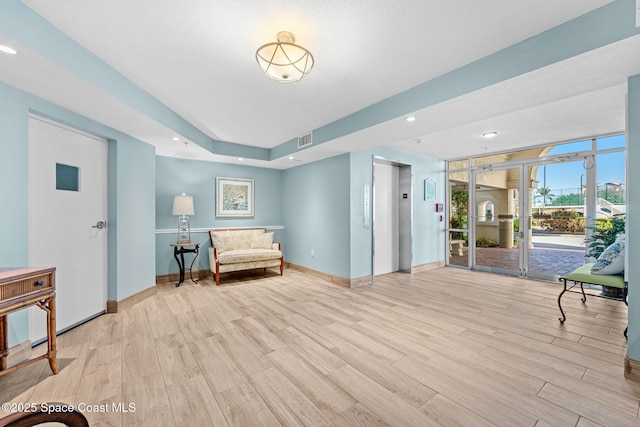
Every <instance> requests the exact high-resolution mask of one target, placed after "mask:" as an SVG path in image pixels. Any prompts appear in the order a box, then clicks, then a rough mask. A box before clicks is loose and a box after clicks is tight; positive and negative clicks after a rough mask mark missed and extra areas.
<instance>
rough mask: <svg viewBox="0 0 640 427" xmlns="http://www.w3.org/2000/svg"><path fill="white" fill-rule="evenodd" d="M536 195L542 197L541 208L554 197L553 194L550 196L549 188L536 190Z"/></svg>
mask: <svg viewBox="0 0 640 427" xmlns="http://www.w3.org/2000/svg"><path fill="white" fill-rule="evenodd" d="M538 195H540V196H542V206H546V205H547V200H549V201H551V200H552V199H553V198H554V197H555V194H551V189H550V188H549V187H540V188H538Z"/></svg>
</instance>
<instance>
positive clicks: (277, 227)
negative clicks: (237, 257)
mask: <svg viewBox="0 0 640 427" xmlns="http://www.w3.org/2000/svg"><path fill="white" fill-rule="evenodd" d="M251 228H265V229H267V230H284V225H252V226H250V227H211V228H192V229H191V234H193V233H208V232H209V230H248V229H251ZM175 233H176V229H175V228H159V229H156V234H175Z"/></svg>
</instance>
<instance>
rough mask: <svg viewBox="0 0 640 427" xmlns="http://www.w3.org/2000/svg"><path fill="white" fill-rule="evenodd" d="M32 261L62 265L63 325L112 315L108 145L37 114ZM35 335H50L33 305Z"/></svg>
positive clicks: (59, 299)
mask: <svg viewBox="0 0 640 427" xmlns="http://www.w3.org/2000/svg"><path fill="white" fill-rule="evenodd" d="M28 174H29V265H30V266H34V267H56V268H57V270H56V317H57V319H56V320H57V323H56V326H57V330H58V331H64V330H66V329H69V328H70V327H72V326H74V325H76V324H78V323H81V322H83V321H85V320H87V319H90V318H92V317H94V316H96V315H98V314H101V313H103V312H105V310H106V304H107V230H106V228H94V227H95V226H96V225H97V223H98V221H106V218H107V142H106V141H105V140H104V139H100V138H96V137H93V136H90V135H88V134H85V133H83V132H81V131H78V130H74V129H71V128H68V127H66V126H64V125H61V124H57V123H55V122H51V121H48V120H46V119H42V118H39V117H35V116H32V117H30V118H29V172H28ZM29 310H30V311H29V338H30V339H31V341H32V342H38V341H41V340H42V339H43V338H45V337H46V322H45V313H44V311H43V310H40V309H38V308H37V307H31V308H30V309H29Z"/></svg>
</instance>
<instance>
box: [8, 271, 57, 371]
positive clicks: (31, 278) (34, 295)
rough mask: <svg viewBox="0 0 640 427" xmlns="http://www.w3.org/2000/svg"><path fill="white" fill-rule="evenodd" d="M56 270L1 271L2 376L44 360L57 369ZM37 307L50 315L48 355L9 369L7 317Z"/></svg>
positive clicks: (53, 368) (54, 369) (48, 320)
mask: <svg viewBox="0 0 640 427" xmlns="http://www.w3.org/2000/svg"><path fill="white" fill-rule="evenodd" d="M55 271H56V269H55V267H52V268H0V376H2V375H4V374H8V373H9V372H11V371H14V370H16V369H18V368H21V367H23V366H27V365H30V364H32V363H34V362H37V361H39V360H42V359H49V366H50V367H51V371H53V373H54V374H57V373H58V369H57V368H56V282H55ZM32 305H36V306H38V307H40V308H41V309H42V310H44V311H46V312H47V353H46V354H43V355H42V356H39V357H35V358H33V359H29V360H26V361H24V362H20V363H18V364H16V365H14V366H11V367H7V357H8V355H9V331H8V323H7V315H8V314H9V313H12V312H14V311H18V310H21V309H23V308H26V307H29V306H32Z"/></svg>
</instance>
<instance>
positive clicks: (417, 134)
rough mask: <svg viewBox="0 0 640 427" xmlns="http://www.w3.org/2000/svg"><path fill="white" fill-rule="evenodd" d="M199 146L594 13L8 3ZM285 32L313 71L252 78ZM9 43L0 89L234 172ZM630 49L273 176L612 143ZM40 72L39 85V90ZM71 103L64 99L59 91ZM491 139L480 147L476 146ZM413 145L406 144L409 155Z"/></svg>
mask: <svg viewBox="0 0 640 427" xmlns="http://www.w3.org/2000/svg"><path fill="white" fill-rule="evenodd" d="M22 2H23V3H24V4H25V5H27V6H28V7H30V8H31V9H33V10H34V11H35V12H36V13H38V14H39V15H41V16H42V17H44V18H45V19H46V20H48V21H50V22H51V23H52V24H54V25H55V26H56V27H58V28H59V29H60V30H61V31H62V32H64V33H66V34H67V35H68V36H69V37H71V38H72V39H74V40H76V41H77V42H78V43H80V44H81V45H82V46H84V47H85V48H86V49H88V50H89V51H91V52H92V53H93V54H95V55H96V56H98V57H99V58H101V59H102V60H104V61H105V62H106V63H108V64H109V65H111V66H112V67H114V68H115V69H116V70H118V71H119V72H121V73H122V74H123V75H124V76H126V77H127V78H128V79H129V80H131V81H132V82H133V83H135V84H136V85H138V86H139V87H140V88H142V89H144V90H145V91H147V92H148V93H149V94H151V95H152V96H154V97H155V98H157V99H158V100H159V101H161V102H162V103H164V104H165V105H166V106H167V107H169V108H170V109H171V110H173V111H175V112H176V113H178V114H179V115H180V116H182V117H183V118H184V119H186V120H187V121H188V122H190V123H191V124H192V125H194V126H195V127H197V128H198V129H200V130H201V131H202V132H204V133H205V134H207V135H208V136H209V137H211V138H213V139H216V140H222V141H228V142H232V143H238V144H243V145H249V146H255V147H262V148H273V147H275V146H277V145H280V144H282V143H284V142H286V141H288V140H290V139H292V138H295V137H297V136H299V135H301V134H303V133H305V132H308V131H310V130H313V129H317V128H319V127H321V126H323V125H326V124H328V123H331V122H333V121H335V120H337V119H340V118H342V117H344V116H347V115H349V114H351V113H354V112H356V111H358V110H360V109H362V108H364V107H367V106H369V105H372V104H374V103H376V102H378V101H381V100H383V99H385V98H388V97H390V96H392V95H394V94H397V93H400V92H402V91H405V90H407V89H409V88H412V87H414V86H416V85H418V84H420V83H423V82H426V81H429V80H431V79H433V78H434V77H437V76H439V75H442V74H445V73H447V72H449V71H451V70H454V69H456V68H459V67H460V66H463V65H465V64H468V63H470V62H473V61H474V60H477V59H480V58H482V57H484V56H487V55H489V54H491V53H494V52H496V51H499V50H501V49H503V48H505V47H508V46H510V45H513V44H515V43H518V42H520V41H522V40H525V39H527V38H529V37H531V36H534V35H536V34H539V33H542V32H544V31H546V30H548V29H550V28H553V27H555V26H557V25H560V24H562V23H564V22H566V21H568V20H570V19H572V18H574V17H577V16H579V15H582V14H584V13H587V12H589V11H591V10H593V9H595V8H598V7H600V6H603V5H605V4H607V3H609V2H610V1H609V0H563V1H562V2H559V1H557V0H536V1H530V0H483V1H476V0H466V1H465V0H458V1H446V2H445V1H440V0H401V1H397V2H390V1H388V0H368V1H362V0H361V1H344V0H325V1H322V2H320V1H317V0H316V1H313V0H272V1H264V0H263V1H257V0H251V1H249V0H246V1H238V0H215V1H214V0H189V1H181V2H178V1H175V0H136V1H131V0H109V1H99V0H93V1H88V0H22ZM281 30H287V31H291V32H293V33H294V34H295V36H296V43H298V44H300V45H302V46H304V47H306V48H308V49H309V50H310V51H311V52H312V53H313V55H314V57H315V60H316V63H315V66H314V69H313V70H312V72H311V73H310V74H309V75H308V76H306V77H305V78H304V79H303V80H302V81H301V82H299V83H292V84H279V83H277V82H274V81H272V80H271V79H269V78H267V77H266V76H265V75H264V74H262V72H261V71H260V69H259V67H258V65H257V63H256V60H255V56H254V55H255V51H256V49H257V48H258V47H259V46H260V45H262V44H264V43H269V42H272V41H275V35H276V33H277V32H278V31H281ZM5 41H6V42H12V43H13V44H14V45H16V47H17V48H18V49H19V50H20V55H18V56H19V58H13V59H12V60H11V61H9V59H8V58H7V57H6V56H3V57H1V58H0V61H2V62H1V63H0V64H1V65H2V73H1V74H0V79H1V80H2V81H4V82H6V83H8V84H10V85H13V86H16V87H18V88H20V89H23V90H25V91H27V92H30V93H33V94H35V95H38V96H40V97H42V98H45V99H47V100H50V101H52V102H54V103H56V104H58V105H61V106H64V107H66V108H69V109H70V110H72V111H76V112H79V113H80V114H83V115H85V116H87V117H89V118H92V119H94V120H96V121H98V122H101V123H104V124H106V125H108V126H110V127H113V128H115V129H118V130H121V131H123V132H125V133H128V134H131V135H132V136H135V137H137V138H139V139H141V140H144V141H147V142H149V143H152V144H154V145H156V147H157V153H158V154H160V155H168V156H177V157H192V158H199V159H203V160H214V161H225V162H237V159H236V158H231V157H225V156H219V155H214V154H212V153H210V152H208V151H207V150H205V149H203V148H201V147H198V146H197V145H196V144H193V143H189V144H187V145H185V144H184V142H182V141H181V142H175V141H172V140H171V136H175V133H174V132H173V131H171V130H170V129H168V128H167V127H165V126H164V125H162V124H160V123H157V122H156V121H154V120H152V119H150V118H149V117H146V116H144V115H143V114H142V113H140V112H138V111H135V110H134V109H132V108H131V107H129V106H127V105H126V104H124V103H123V102H121V101H119V100H118V99H116V98H115V97H113V96H112V95H110V94H108V93H105V92H104V91H102V90H100V89H98V88H96V87H93V86H92V85H90V84H89V83H88V82H86V81H85V80H82V79H81V78H79V77H78V76H76V75H74V74H73V73H71V72H70V71H68V70H67V69H65V68H63V67H61V66H59V65H57V64H55V63H54V62H52V61H50V60H48V59H45V58H43V57H42V56H40V55H39V54H37V53H35V52H32V51H30V50H29V49H28V48H27V47H25V46H21V45H20V44H19V43H17V42H16V41H14V40H10V39H9V38H8V37H7V36H6V35H3V34H2V33H0V43H2V42H5ZM639 48H640V37H634V38H631V39H627V40H625V41H623V42H619V43H616V44H614V45H610V46H606V47H604V48H601V49H599V50H598V51H594V52H589V53H586V54H584V55H581V56H578V57H575V58H572V59H570V60H567V61H564V62H561V63H557V64H554V65H551V66H548V67H546V68H543V69H540V70H537V71H535V72H532V73H528V74H526V75H523V76H519V77H517V78H513V79H511V80H507V81H505V82H502V83H499V84H497V85H494V86H490V87H488V88H485V89H482V90H479V91H477V92H474V93H471V94H468V95H465V96H462V97H458V98H455V99H452V100H449V101H446V102H444V103H441V104H438V105H435V106H433V107H430V108H427V109H425V110H421V111H416V112H415V114H414V115H415V116H416V117H417V120H416V121H415V122H413V123H411V124H410V125H409V126H408V124H407V123H406V122H405V121H404V120H403V119H402V118H399V119H395V120H391V121H389V122H385V123H381V124H378V125H376V126H374V127H372V128H368V129H365V130H363V131H360V132H356V133H354V134H351V135H347V136H344V137H341V138H338V139H337V140H334V141H330V142H327V143H325V144H321V145H318V146H316V147H313V148H311V149H308V150H304V151H303V152H300V153H299V154H296V156H297V157H299V158H298V161H296V162H291V161H287V160H276V161H272V162H266V161H257V160H248V159H247V160H246V161H245V164H250V165H256V166H265V167H274V168H287V167H290V166H295V165H298V164H300V163H299V161H304V162H309V161H313V160H317V159H320V158H324V157H328V156H332V155H336V154H340V153H343V152H348V151H357V150H361V149H364V148H370V147H374V146H378V145H392V146H395V147H397V148H401V149H405V150H411V151H416V152H419V153H423V154H427V155H431V156H435V157H439V158H443V159H453V158H459V157H461V156H465V155H470V154H480V153H484V152H496V151H503V150H505V149H507V148H514V147H524V146H532V145H540V144H544V143H551V142H559V141H565V140H572V139H578V138H584V137H591V136H597V135H602V134H610V133H616V132H621V131H623V130H624V111H625V105H624V94H625V93H626V79H627V76H629V75H633V74H640V55H637V52H638V49H639ZM44 73H46V76H47V78H46V79H43V78H39V77H41V76H42V75H44ZM70 93H71V94H73V96H70V95H69V94H70ZM486 130H497V131H499V132H500V134H499V136H498V137H496V138H494V139H492V140H483V139H481V138H480V137H479V135H480V133H482V132H483V131H486ZM417 140H421V141H422V142H421V143H417V142H416V141H417Z"/></svg>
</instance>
